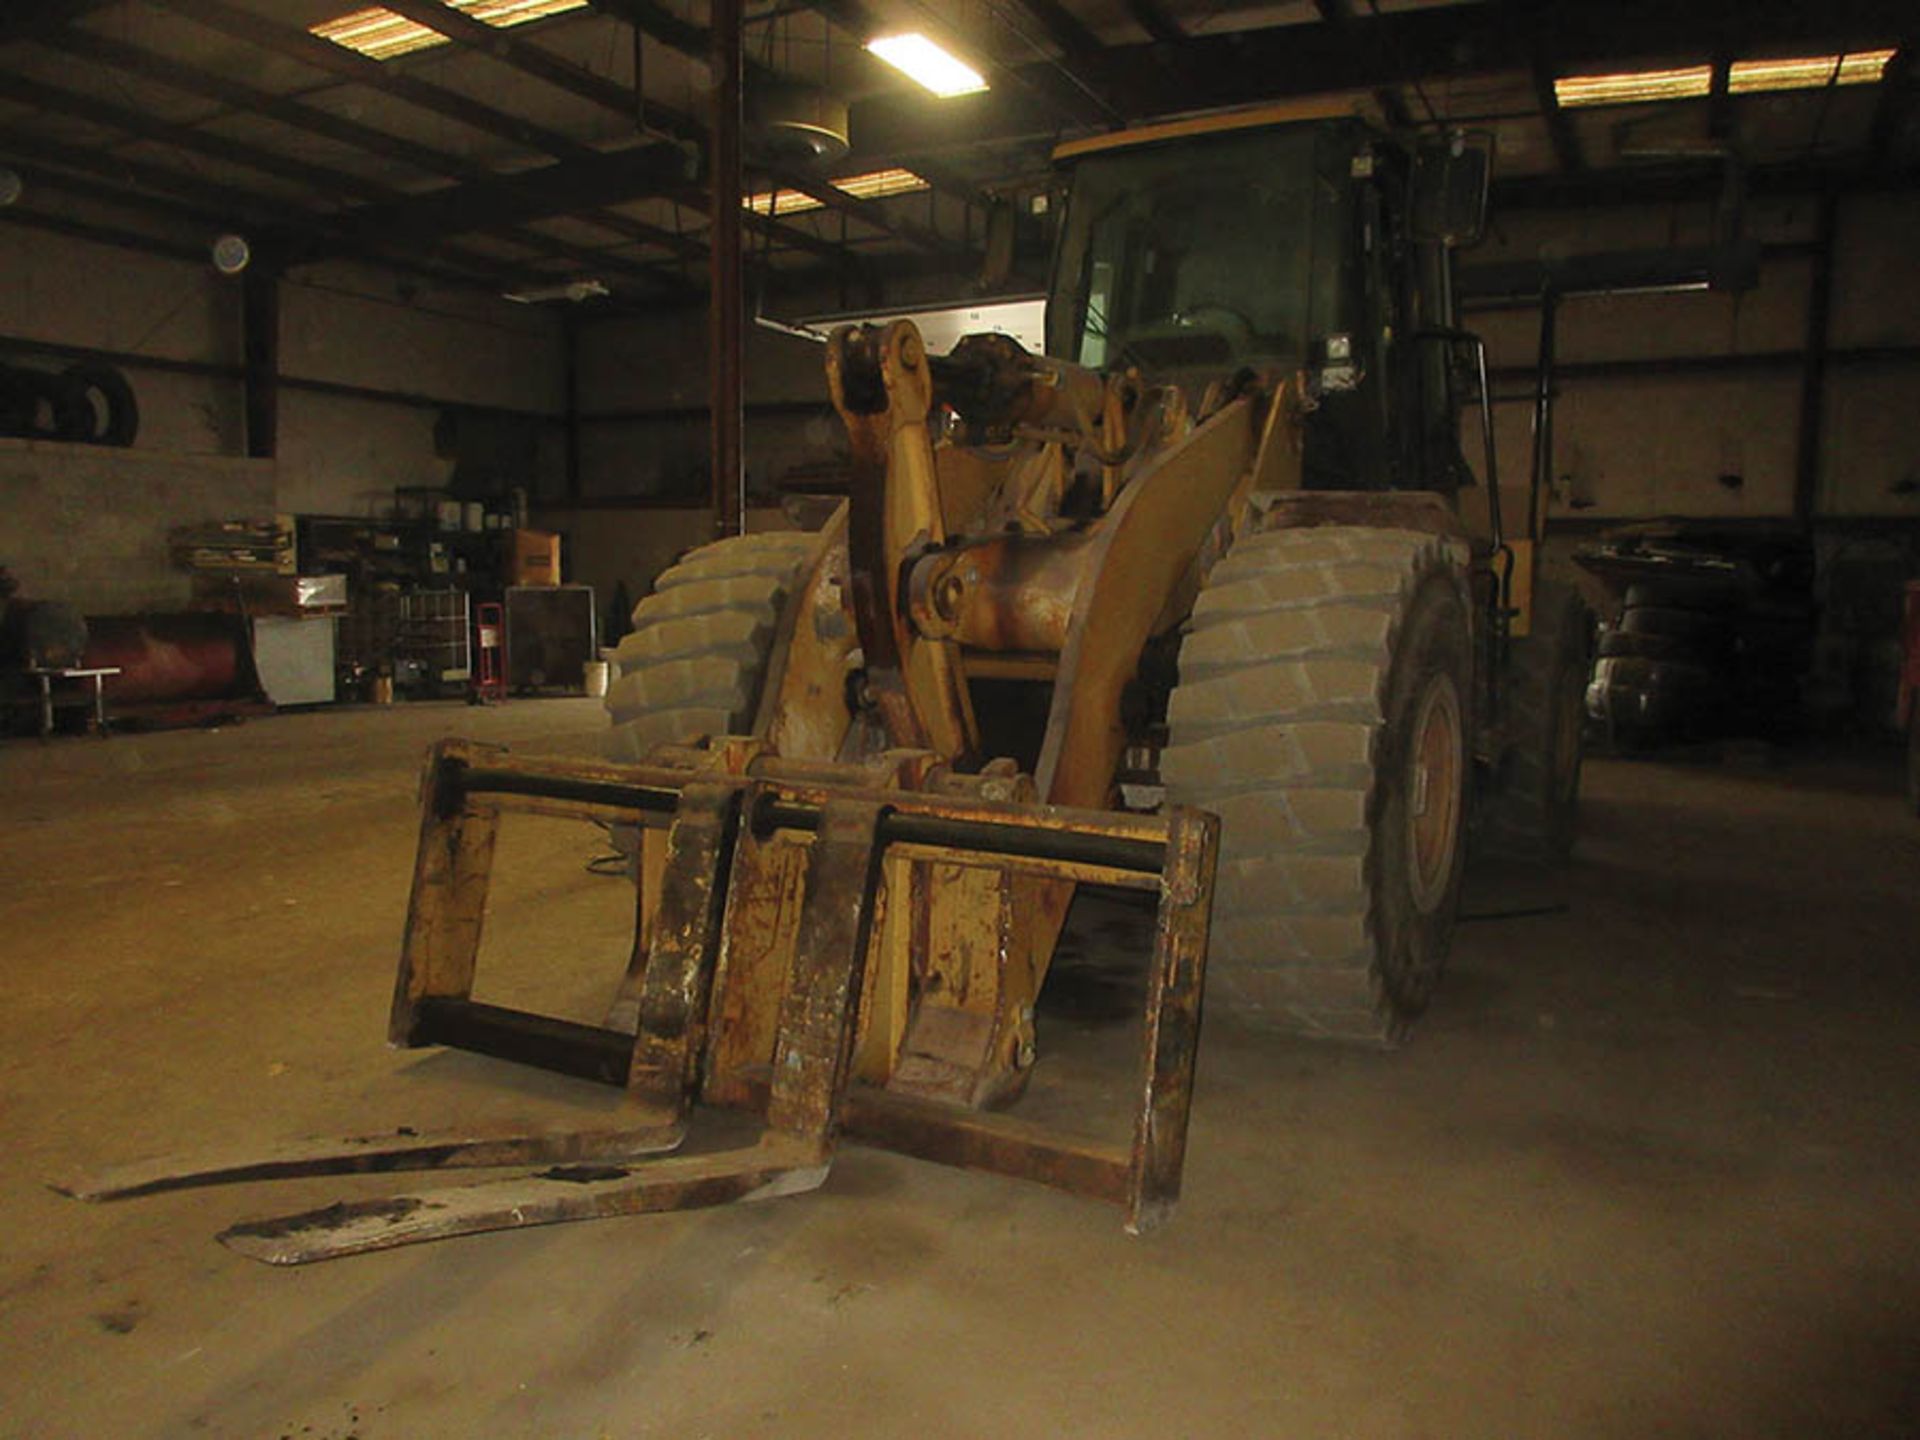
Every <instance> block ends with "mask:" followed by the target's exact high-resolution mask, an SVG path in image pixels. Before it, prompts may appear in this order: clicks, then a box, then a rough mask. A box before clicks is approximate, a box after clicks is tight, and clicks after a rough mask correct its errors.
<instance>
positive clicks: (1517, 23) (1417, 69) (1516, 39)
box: [854, 0, 1906, 164]
mask: <svg viewBox="0 0 1920 1440" xmlns="http://www.w3.org/2000/svg"><path fill="white" fill-rule="evenodd" d="M1905 23H1906V22H1905V21H1904V20H1903V19H1902V18H1901V16H1900V12H1899V7H1897V6H1889V5H1888V4H1886V3H1885V0H1827V3H1823V4H1821V5H1819V6H1805V5H1802V4H1799V3H1797V0H1796V3H1791V4H1790V3H1787V0H1692V3H1689V4H1686V5H1672V4H1670V3H1667V0H1605V3H1603V0H1488V3H1483V4H1474V5H1434V6H1422V7H1419V8H1416V9H1408V10H1398V11H1391V12H1388V13H1386V14H1384V15H1369V16H1366V17H1363V18H1356V19H1355V20H1354V21H1353V23H1352V26H1351V27H1350V28H1351V30H1352V35H1351V36H1348V35H1346V34H1343V33H1340V32H1339V31H1337V30H1335V29H1334V28H1333V27H1331V26H1320V25H1278V26H1269V27H1266V28H1264V29H1259V30H1243V31H1231V32H1226V33H1222V34H1217V35H1205V36H1195V37H1192V38H1189V39H1187V40H1185V41H1183V42H1181V43H1180V44H1178V45H1110V46H1107V47H1106V48H1105V49H1103V50H1100V51H1097V52H1094V53H1092V54H1090V55H1088V56H1086V57H1085V58H1084V60H1083V61H1082V64H1081V67H1080V68H1081V70H1082V71H1083V73H1084V74H1085V76H1086V78H1087V80H1088V82H1089V83H1091V84H1093V85H1094V86H1096V87H1097V88H1099V89H1100V90H1101V91H1102V92H1103V93H1111V94H1127V95H1129V96H1132V97H1135V101H1136V113H1137V114H1139V115H1141V116H1143V117H1144V116H1152V115H1159V114H1168V113H1173V112H1176V111H1181V110H1188V109H1191V108H1192V107H1193V103H1194V98H1193V97H1195V96H1196V95H1200V96H1205V97H1206V99H1207V103H1208V104H1209V105H1215V106H1223V107H1224V106H1229V105H1238V104H1248V103H1253V102H1258V101H1262V100H1277V99H1284V98H1287V97H1290V96H1297V95H1316V94H1330V93H1338V92H1342V91H1348V90H1371V89H1376V88H1378V87H1380V86H1383V85H1401V84H1410V83H1412V82H1413V81H1415V80H1418V79H1423V78H1427V77H1430V76H1431V77H1443V76H1452V75H1472V74H1486V73H1489V72H1502V71H1518V72H1525V71H1526V70H1528V69H1529V68H1530V66H1531V65H1532V62H1533V50H1534V46H1535V45H1536V44H1537V43H1544V42H1547V41H1551V44H1552V47H1553V53H1554V54H1555V55H1556V56H1557V57H1558V58H1559V60H1560V62H1561V63H1562V64H1563V65H1566V66H1569V67H1571V66H1575V65H1585V64H1591V63H1602V64H1609V65H1611V64H1632V63H1636V62H1641V61H1649V60H1659V59H1661V58H1662V57H1665V56H1671V55H1683V56H1684V55H1708V54H1711V53H1712V51H1713V50H1714V48H1715V47H1716V46H1717V45H1718V44H1719V43H1720V41H1721V38H1722V37H1723V35H1725V34H1728V33H1734V34H1739V35H1740V36H1742V37H1743V40H1744V41H1745V43H1747V44H1749V45H1752V46H1753V47H1755V48H1757V49H1758V48H1771V47H1773V46H1776V45H1778V46H1782V47H1786V46H1793V47H1799V46H1803V45H1804V46H1816V47H1823V48H1825V49H1832V48H1835V47H1836V46H1838V47H1844V48H1848V49H1864V48H1869V47H1872V46H1874V45H1886V44H1891V43H1894V42H1895V41H1897V39H1898V38H1899V34H1900V31H1901V30H1902V29H1904V28H1905ZM1018 73H1019V74H1020V75H1021V76H1022V77H1023V78H1025V79H1026V80H1027V82H1028V84H1029V86H1030V88H1031V89H1033V90H1035V91H1044V92H1050V93H1055V94H1057V93H1058V92H1059V90H1060V88H1061V86H1062V85H1063V84H1064V83H1065V82H1064V81H1063V79H1062V77H1061V76H1060V75H1059V74H1058V72H1057V71H1056V70H1054V67H1052V66H1051V65H1047V64H1040V65H1026V66H1021V67H1019V69H1018ZM854 128H855V134H857V135H865V136H883V137H885V139H884V140H883V141H881V142H880V143H878V144H875V145H873V146H871V148H868V147H863V159H864V161H865V163H869V164H871V163H879V162H880V161H881V160H882V159H883V157H884V158H885V159H888V160H892V161H894V162H896V163H908V160H909V157H911V156H913V155H916V154H919V153H921V152H927V153H932V154H941V153H946V152H950V151H955V150H959V149H962V148H966V147H969V146H976V145H981V144H991V143H1012V142H1014V141H1018V140H1023V139H1031V140H1035V141H1039V140H1044V139H1051V138H1053V136H1054V135H1056V134H1057V133H1058V126H1057V122H1056V121H1055V119H1054V117H1053V115H1052V114H1050V113H1049V112H1048V110H1047V109H1046V108H1045V107H1043V106H1040V105H1037V104H1034V103H1032V102H1031V101H1030V100H1029V99H1028V97H1027V96H1025V95H1022V94H1017V93H1013V92H1011V91H1009V92H1008V93H1006V94H1001V93H999V92H998V91H996V92H995V93H994V94H992V95H989V96H960V97H957V98H955V99H952V100H946V101H942V102H941V104H940V107H939V109H938V111H937V112H936V111H934V110H933V109H932V108H931V107H929V106H927V105H925V104H922V103H920V102H919V101H918V100H917V99H915V98H914V97H903V96H900V95H894V94H889V95H884V96H875V97H873V98H871V99H868V100H864V101H861V102H859V103H858V104H856V105H855V107H854Z"/></svg>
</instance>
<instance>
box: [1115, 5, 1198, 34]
mask: <svg viewBox="0 0 1920 1440" xmlns="http://www.w3.org/2000/svg"><path fill="white" fill-rule="evenodd" d="M1127 13H1128V14H1129V15H1131V16H1132V17H1133V23H1134V24H1136V25H1138V26H1139V27H1140V28H1141V29H1142V30H1144V31H1146V32H1147V34H1149V35H1151V36H1152V37H1153V38H1154V40H1155V41H1156V42H1158V43H1160V44H1174V43H1177V42H1179V41H1181V40H1185V39H1186V38H1187V32H1186V31H1184V30H1182V29H1181V28H1180V27H1179V26H1178V25H1176V24H1175V23H1174V20H1173V17H1172V16H1171V15H1169V14H1167V12H1166V11H1165V10H1163V9H1161V8H1160V3H1159V0H1127Z"/></svg>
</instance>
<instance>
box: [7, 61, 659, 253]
mask: <svg viewBox="0 0 1920 1440" xmlns="http://www.w3.org/2000/svg"><path fill="white" fill-rule="evenodd" d="M0 97H5V98H10V99H14V100H19V101H23V102H25V103H27V104H31V105H36V106H38V107H39V108H41V109H44V110H52V111H55V112H57V113H61V114H67V115H72V116H75V117H76V118H78V119H82V120H85V121H87V122H89V123H90V124H94V125H102V126H105V127H107V128H108V129H112V130H119V131H122V132H124V133H125V134H127V135H129V136H132V137H134V138H136V139H140V140H157V141H160V142H161V143H163V144H166V145H171V146H173V147H174V148H175V149H178V150H185V151H190V152H196V153H198V154H202V155H206V156H209V157H210V158H213V159H217V160H224V161H226V162H228V163H229V164H234V165H242V166H245V167H246V168H248V169H250V170H256V171H259V172H260V173H261V174H263V175H271V176H273V177H274V178H275V179H279V180H283V181H285V182H287V183H289V184H294V185H301V186H305V187H306V188H308V189H311V190H314V191H317V192H319V193H320V194H321V195H322V196H324V197H326V198H329V199H331V198H332V197H333V196H334V195H336V194H347V195H355V196H358V197H359V198H361V199H362V200H367V201H373V202H382V201H384V202H395V201H399V200H401V199H402V197H401V196H400V194H399V192H397V191H395V190H392V189H389V188H388V187H387V186H385V185H380V184H377V183H375V182H373V181H370V180H363V179H361V178H360V177H359V176H357V175H353V174H350V173H348V172H347V171H344V170H336V169H333V168H332V167H330V166H325V165H316V164H313V163H312V162H310V161H305V160H298V159H295V158H293V157H291V156H285V155H281V154H280V153H278V152H277V151H272V150H263V149H261V148H260V147H259V146H257V145H250V144H248V143H247V142H245V141H243V140H232V139H229V138H227V137H226V136H224V135H215V134H211V133H209V132H207V131H204V130H199V129H196V128H194V127H193V126H191V125H181V124H173V123H167V122H161V121H157V120H155V119H153V118H152V117H150V116H147V115H143V114H142V113H141V112H139V111H135V110H128V109H124V108H122V107H121V106H118V105H114V104H111V103H110V102H108V101H105V100H96V99H94V98H92V97H91V96H86V95H79V94H75V93H73V92H72V91H67V90H61V89H58V88H56V87H54V86H52V85H46V84H43V83H42V82H40V81H37V80H29V79H27V78H26V77H24V76H17V75H0ZM468 228H470V229H479V228H483V227H480V226H471V227H468ZM292 229H293V230H294V231H295V232H298V240H297V243H296V245H295V248H296V249H297V250H298V251H299V252H301V254H303V255H305V256H307V257H308V258H311V251H310V249H309V244H308V241H307V237H308V236H309V235H310V234H311V233H312V231H314V230H315V229H318V230H321V231H323V232H325V233H327V234H329V235H332V236H335V237H337V238H348V239H351V240H353V242H354V243H355V244H356V245H359V246H363V247H366V248H369V249H379V248H380V247H381V246H382V244H383V243H391V242H383V241H382V240H381V239H380V237H379V235H378V233H372V232H369V231H367V230H366V229H364V228H360V229H354V228H353V227H351V226H350V225H349V224H348V223H347V222H346V221H344V220H343V218H342V217H341V216H340V215H338V214H324V213H319V212H314V211H311V210H308V211H304V212H303V213H302V214H301V218H300V220H299V222H298V223H297V225H295V226H293V227H292ZM445 235H446V232H444V231H441V232H434V233H426V234H420V233H415V234H413V235H410V236H403V237H400V240H401V243H409V244H412V245H419V246H423V247H426V248H430V249H435V250H437V251H438V253H439V254H441V255H443V256H445V257H446V258H448V259H450V260H454V261H456V262H457V263H459V264H462V265H466V266H468V267H469V268H473V267H474V266H475V265H476V264H477V265H479V266H481V267H485V266H489V265H492V264H493V263H495V262H493V261H492V259H491V257H487V256H481V255H478V254H476V253H474V252H472V251H469V250H466V249H464V248H463V247H460V246H456V245H450V244H447V243H446V240H445ZM507 238H510V239H512V240H513V241H514V243H516V244H523V245H528V246H529V247H530V248H532V249H535V250H541V249H544V250H547V251H549V252H551V253H555V254H559V255H563V256H565V257H566V258H568V259H571V260H573V261H575V262H576V263H584V264H587V265H590V266H592V267H594V268H596V269H606V270H614V271H619V272H623V273H626V274H629V275H632V276H635V277H636V278H640V279H645V280H650V281H654V280H657V279H658V276H657V275H656V273H655V271H654V270H653V269H652V267H649V266H644V265H640V264H638V263H637V262H635V261H632V260H626V259H622V258H619V257H615V256H609V255H605V254H603V253H602V252H600V251H597V250H589V249H586V248H584V247H580V246H570V245H567V244H566V243H565V242H563V241H559V240H554V239H551V238H550V237H548V236H544V235H539V234H536V233H534V232H521V233H519V234H515V235H511V236H509V237H507ZM295 263H298V261H297V260H296V262H295Z"/></svg>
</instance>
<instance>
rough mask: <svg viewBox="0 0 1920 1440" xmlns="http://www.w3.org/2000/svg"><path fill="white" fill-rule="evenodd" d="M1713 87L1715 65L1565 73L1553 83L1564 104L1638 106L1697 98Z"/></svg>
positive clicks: (1571, 105)
mask: <svg viewBox="0 0 1920 1440" xmlns="http://www.w3.org/2000/svg"><path fill="white" fill-rule="evenodd" d="M1712 89H1713V67H1712V66H1711V65H1690V66H1688V67H1686V68H1685V69H1683V70H1633V71H1628V72H1626V73H1624V74H1619V75H1564V76H1562V77H1561V78H1560V79H1558V80H1555V81H1554V82H1553V98H1554V99H1555V100H1558V101H1559V102H1560V103H1561V104H1562V105H1564V106H1568V107H1573V106H1576V105H1637V104H1644V103H1646V102H1648V101H1653V100H1697V99H1702V98H1704V97H1705V96H1706V95H1707V94H1708V93H1709V92H1710V91H1711V90H1712Z"/></svg>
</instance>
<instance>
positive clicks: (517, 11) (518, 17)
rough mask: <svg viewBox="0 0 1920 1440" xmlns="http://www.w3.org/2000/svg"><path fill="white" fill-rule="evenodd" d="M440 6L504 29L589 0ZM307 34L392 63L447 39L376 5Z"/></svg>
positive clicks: (450, 1)
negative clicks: (402, 56)
mask: <svg viewBox="0 0 1920 1440" xmlns="http://www.w3.org/2000/svg"><path fill="white" fill-rule="evenodd" d="M442 3H444V4H445V5H446V6H447V8H448V9H450V10H457V11H459V12H460V13H461V14H462V15H465V16H467V17H468V18H469V19H472V20H481V21H484V22H485V23H487V24H488V25H491V26H493V27H494V28H496V29H500V30H504V29H507V28H508V27H510V26H513V25H524V24H526V23H527V22H528V21H529V20H544V19H546V18H547V17H548V16H549V15H564V14H566V13H567V11H569V10H584V9H585V8H586V7H587V5H588V3H589V0H442ZM310 33H312V34H314V35H318V36H319V37H320V38H321V39H322V40H331V41H333V43H334V44H336V45H344V46H345V47H346V48H347V49H349V50H357V51H359V53H360V54H362V55H366V56H369V57H370V58H372V59H375V60H391V59H393V58H394V57H395V56H396V55H409V54H411V53H413V52H414V51H415V50H430V49H432V48H433V47H434V46H435V45H444V44H446V43H447V37H446V36H444V35H442V34H441V33H440V32H439V31H438V30H435V29H432V28H431V27H429V26H426V25H421V24H417V23H416V22H414V21H412V20H408V19H406V18H405V17H404V16H400V15H396V14H394V13H393V11H391V10H387V9H384V8H382V7H381V6H378V5H375V6H372V7H371V8H369V9H366V10H355V11H354V12H353V13H352V14H350V15H342V16H340V17H339V18H338V19H335V20H327V21H323V22H322V23H320V24H318V25H315V26H312V27H311V28H310Z"/></svg>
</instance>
